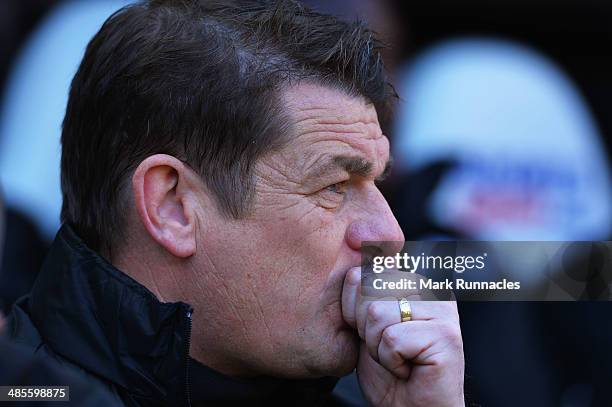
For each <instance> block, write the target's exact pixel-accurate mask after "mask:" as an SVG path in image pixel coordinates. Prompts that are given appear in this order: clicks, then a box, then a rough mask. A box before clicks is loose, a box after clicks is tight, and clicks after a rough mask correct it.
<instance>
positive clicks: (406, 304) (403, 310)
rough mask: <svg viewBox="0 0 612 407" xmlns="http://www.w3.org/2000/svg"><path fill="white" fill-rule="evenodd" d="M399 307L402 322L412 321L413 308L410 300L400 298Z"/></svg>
mask: <svg viewBox="0 0 612 407" xmlns="http://www.w3.org/2000/svg"><path fill="white" fill-rule="evenodd" d="M399 309H400V315H401V317H402V322H406V321H410V320H411V319H412V308H410V301H408V300H407V299H405V298H400V300H399Z"/></svg>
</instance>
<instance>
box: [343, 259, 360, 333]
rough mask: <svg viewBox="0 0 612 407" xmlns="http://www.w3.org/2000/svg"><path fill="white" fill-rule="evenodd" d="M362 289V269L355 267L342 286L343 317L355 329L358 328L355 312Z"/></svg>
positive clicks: (346, 276) (347, 274) (349, 272)
mask: <svg viewBox="0 0 612 407" xmlns="http://www.w3.org/2000/svg"><path fill="white" fill-rule="evenodd" d="M360 288H361V268H360V267H353V268H352V269H350V270H349V271H348V272H347V273H346V275H345V276H344V284H343V286H342V317H343V318H344V320H345V321H346V323H347V324H349V325H350V326H352V327H353V328H357V321H356V315H355V311H356V305H357V300H358V294H359V290H360Z"/></svg>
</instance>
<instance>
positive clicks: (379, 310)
mask: <svg viewBox="0 0 612 407" xmlns="http://www.w3.org/2000/svg"><path fill="white" fill-rule="evenodd" d="M384 315H385V310H384V304H382V303H380V302H378V301H375V302H373V303H371V304H370V305H368V310H367V313H366V318H367V319H368V322H372V323H377V322H380V321H382V320H383V319H384Z"/></svg>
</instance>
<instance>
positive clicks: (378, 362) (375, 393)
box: [342, 267, 465, 407]
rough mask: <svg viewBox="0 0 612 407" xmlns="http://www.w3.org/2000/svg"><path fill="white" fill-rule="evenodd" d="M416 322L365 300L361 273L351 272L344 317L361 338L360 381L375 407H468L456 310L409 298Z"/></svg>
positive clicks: (390, 305)
mask: <svg viewBox="0 0 612 407" xmlns="http://www.w3.org/2000/svg"><path fill="white" fill-rule="evenodd" d="M407 298H408V300H411V298H412V299H415V300H411V301H410V306H411V309H412V320H411V321H406V322H401V316H400V311H399V304H398V301H397V300H377V301H370V300H367V299H365V298H362V297H361V271H360V268H359V267H356V268H353V269H351V270H349V272H348V273H347V275H346V277H345V280H344V287H343V291H342V315H343V317H344V319H345V320H346V322H347V323H348V324H349V325H351V326H352V327H353V328H355V329H357V331H358V333H359V337H360V338H361V346H360V351H359V362H358V364H357V376H358V378H359V384H360V386H361V389H362V391H363V394H364V395H365V397H366V399H367V400H368V402H370V403H371V404H372V405H374V406H376V407H383V406H385V407H386V406H389V407H395V406H415V407H416V406H435V407H446V406H452V407H457V406H464V405H465V403H464V397H463V372H464V361H463V342H462V340H461V330H460V328H459V315H458V313H457V304H456V303H455V302H452V301H419V300H418V298H415V297H414V296H413V297H407Z"/></svg>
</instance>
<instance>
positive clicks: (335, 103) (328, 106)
mask: <svg viewBox="0 0 612 407" xmlns="http://www.w3.org/2000/svg"><path fill="white" fill-rule="evenodd" d="M283 97H284V100H283V102H284V103H285V106H286V108H287V110H288V113H289V118H290V120H291V122H292V125H293V126H292V127H293V129H292V133H293V137H292V140H291V141H290V142H289V145H288V147H289V148H290V150H291V151H293V152H295V153H299V156H300V157H299V158H297V162H298V164H299V163H301V164H303V165H305V166H309V165H311V164H314V162H316V161H318V160H320V159H321V158H322V157H323V156H325V155H333V154H345V155H354V156H361V157H363V158H365V159H366V160H368V161H370V162H372V163H373V164H374V165H375V167H378V166H379V165H383V166H384V163H386V161H387V159H388V156H389V144H388V140H387V138H386V137H385V136H384V135H383V134H382V131H381V129H380V125H379V123H378V116H377V114H376V109H375V108H374V106H373V105H372V104H370V103H367V101H366V100H365V99H363V98H361V97H355V96H351V95H348V94H347V93H345V92H343V91H341V90H337V89H333V88H330V87H324V86H320V85H316V84H308V83H302V84H299V85H295V86H293V87H291V88H289V89H287V90H286V91H285V93H284V95H283ZM381 161H382V164H381V163H380V162H381Z"/></svg>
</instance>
